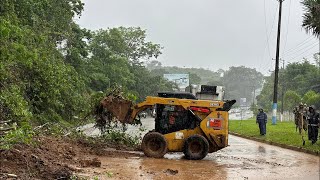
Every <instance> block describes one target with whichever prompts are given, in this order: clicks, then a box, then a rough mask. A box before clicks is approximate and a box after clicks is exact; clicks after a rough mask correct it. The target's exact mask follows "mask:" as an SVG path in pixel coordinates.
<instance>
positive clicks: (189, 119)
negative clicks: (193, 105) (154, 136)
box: [155, 104, 196, 134]
mask: <svg viewBox="0 0 320 180" xmlns="http://www.w3.org/2000/svg"><path fill="white" fill-rule="evenodd" d="M156 114H157V115H156V118H155V126H156V127H155V129H156V131H157V132H159V133H162V134H167V133H171V132H175V131H179V130H183V129H194V128H195V127H196V119H195V117H194V115H193V114H192V113H190V112H189V111H188V110H186V109H184V108H183V107H182V106H172V105H160V104H158V105H157V106H156Z"/></svg>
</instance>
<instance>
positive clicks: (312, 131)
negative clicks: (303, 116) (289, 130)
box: [307, 106, 320, 144]
mask: <svg viewBox="0 0 320 180" xmlns="http://www.w3.org/2000/svg"><path fill="white" fill-rule="evenodd" d="M319 118H320V117H319V113H317V112H316V111H315V107H314V106H310V107H309V113H308V116H307V120H308V139H309V140H311V143H312V144H314V143H316V142H317V140H318V128H319Z"/></svg>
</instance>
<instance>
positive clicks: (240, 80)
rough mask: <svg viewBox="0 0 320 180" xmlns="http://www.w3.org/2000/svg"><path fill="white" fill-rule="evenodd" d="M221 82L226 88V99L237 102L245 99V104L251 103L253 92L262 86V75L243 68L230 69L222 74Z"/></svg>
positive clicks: (254, 70)
mask: <svg viewBox="0 0 320 180" xmlns="http://www.w3.org/2000/svg"><path fill="white" fill-rule="evenodd" d="M222 82H223V85H224V86H225V88H226V95H225V96H226V99H236V100H237V101H238V100H240V98H246V99H247V102H252V99H253V91H254V90H255V89H259V88H260V87H261V86H262V82H263V75H262V74H261V73H260V72H258V71H256V69H252V68H247V67H244V66H239V67H230V68H229V70H227V71H225V72H224V76H223V77H222ZM248 105H250V104H248Z"/></svg>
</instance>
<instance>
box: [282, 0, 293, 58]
mask: <svg viewBox="0 0 320 180" xmlns="http://www.w3.org/2000/svg"><path fill="white" fill-rule="evenodd" d="M290 14H291V0H290V1H289V14H288V20H287V32H286V36H285V37H286V40H285V43H284V46H283V50H284V51H285V49H286V46H287V42H288V32H289V22H290ZM282 56H283V53H282Z"/></svg>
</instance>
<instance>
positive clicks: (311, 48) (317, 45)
mask: <svg viewBox="0 0 320 180" xmlns="http://www.w3.org/2000/svg"><path fill="white" fill-rule="evenodd" d="M316 46H318V43H316V44H314V45H313V46H312V47H310V48H308V49H307V50H305V51H303V52H301V53H300V54H298V55H296V56H294V57H293V58H292V55H291V56H289V57H290V58H289V59H295V58H297V57H299V56H301V55H303V54H305V53H306V52H309V51H310V50H312V49H313V48H314V47H316Z"/></svg>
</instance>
